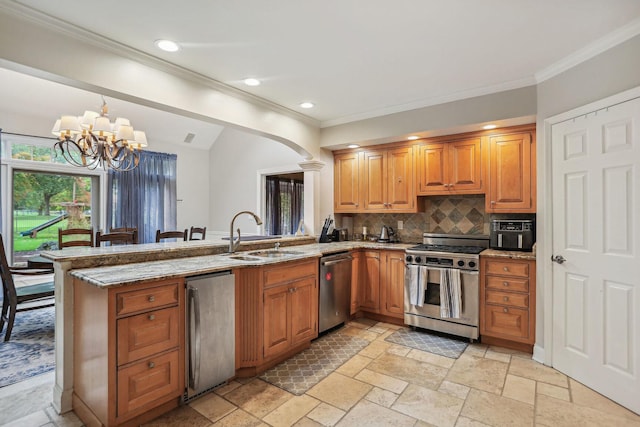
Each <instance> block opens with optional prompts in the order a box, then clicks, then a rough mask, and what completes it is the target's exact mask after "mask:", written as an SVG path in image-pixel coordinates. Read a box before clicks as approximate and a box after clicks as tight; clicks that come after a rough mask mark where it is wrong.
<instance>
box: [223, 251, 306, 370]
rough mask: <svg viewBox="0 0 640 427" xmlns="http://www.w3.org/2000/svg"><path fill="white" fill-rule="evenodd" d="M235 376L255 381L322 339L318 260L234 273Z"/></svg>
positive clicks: (243, 269)
mask: <svg viewBox="0 0 640 427" xmlns="http://www.w3.org/2000/svg"><path fill="white" fill-rule="evenodd" d="M234 274H235V277H236V375H238V376H240V377H247V376H254V375H257V374H258V373H260V372H263V371H265V370H266V369H268V368H270V367H271V366H274V365H276V364H277V363H280V362H281V361H283V360H284V359H286V358H288V357H290V356H292V355H293V354H295V353H298V352H300V351H302V350H303V349H305V348H307V347H308V346H309V344H310V342H311V340H312V339H314V338H316V337H317V336H318V260H317V259H315V258H314V259H306V260H301V261H289V262H283V263H278V264H274V265H265V266H261V267H256V268H241V269H235V270H234Z"/></svg>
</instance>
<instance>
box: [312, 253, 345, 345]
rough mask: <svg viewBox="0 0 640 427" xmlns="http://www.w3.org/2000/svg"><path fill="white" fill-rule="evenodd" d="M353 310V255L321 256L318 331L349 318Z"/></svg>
mask: <svg viewBox="0 0 640 427" xmlns="http://www.w3.org/2000/svg"><path fill="white" fill-rule="evenodd" d="M350 311H351V255H349V253H348V252H341V253H338V254H334V255H329V256H325V257H322V258H320V297H319V307H318V333H320V332H324V331H326V330H327V329H331V328H333V327H334V326H337V325H339V324H340V323H344V322H346V321H347V320H348V319H349V315H350Z"/></svg>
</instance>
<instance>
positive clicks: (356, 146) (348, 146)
mask: <svg viewBox="0 0 640 427" xmlns="http://www.w3.org/2000/svg"><path fill="white" fill-rule="evenodd" d="M358 147H360V146H359V145H358V144H349V145H347V148H358Z"/></svg>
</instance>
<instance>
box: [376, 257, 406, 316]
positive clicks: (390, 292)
mask: <svg viewBox="0 0 640 427" xmlns="http://www.w3.org/2000/svg"><path fill="white" fill-rule="evenodd" d="M380 256H381V262H380V265H381V268H380V278H381V279H380V293H381V298H380V308H381V313H382V314H384V315H387V316H392V317H397V318H401V319H404V272H405V264H404V252H403V251H381V252H380Z"/></svg>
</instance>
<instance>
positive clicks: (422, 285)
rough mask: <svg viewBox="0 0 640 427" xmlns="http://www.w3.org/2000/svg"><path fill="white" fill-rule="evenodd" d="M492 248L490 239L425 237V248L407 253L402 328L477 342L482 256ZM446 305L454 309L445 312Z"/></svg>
mask: <svg viewBox="0 0 640 427" xmlns="http://www.w3.org/2000/svg"><path fill="white" fill-rule="evenodd" d="M488 247H489V236H484V235H480V236H466V235H457V234H456V235H450V234H432V233H424V234H423V243H422V244H421V245H418V246H414V247H411V248H408V249H407V250H406V270H405V297H404V323H405V324H407V325H411V326H415V327H419V328H424V329H431V330H434V331H439V332H445V333H449V334H453V335H458V336H462V337H467V338H470V339H471V340H474V339H477V338H478V326H479V311H480V304H479V300H480V295H479V266H480V255H479V254H480V252H482V251H483V250H485V249H486V248H488ZM451 278H455V280H454V279H451ZM443 281H445V282H447V283H446V284H445V286H441V284H442V282H443ZM457 283H459V288H457V287H456V286H455V285H456V284H457ZM456 289H457V290H456ZM458 295H459V296H458ZM456 296H457V298H456ZM412 297H413V300H412ZM452 299H453V300H454V302H453V303H452V302H451V300H452ZM443 300H444V301H446V302H447V304H446V305H447V307H449V306H451V305H454V306H455V308H456V310H455V311H454V312H453V313H451V312H448V311H447V310H444V312H443V310H442V307H441V305H442V303H441V301H443ZM443 314H444V315H443Z"/></svg>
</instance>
